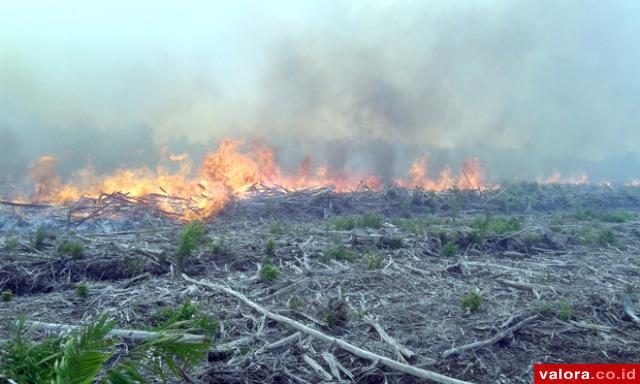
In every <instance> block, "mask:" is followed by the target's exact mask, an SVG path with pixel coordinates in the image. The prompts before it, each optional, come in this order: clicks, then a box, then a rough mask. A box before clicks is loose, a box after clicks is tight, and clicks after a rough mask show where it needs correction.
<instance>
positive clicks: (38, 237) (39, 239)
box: [31, 226, 49, 250]
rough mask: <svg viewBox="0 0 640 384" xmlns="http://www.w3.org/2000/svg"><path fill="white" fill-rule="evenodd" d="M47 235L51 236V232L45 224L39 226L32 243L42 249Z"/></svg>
mask: <svg viewBox="0 0 640 384" xmlns="http://www.w3.org/2000/svg"><path fill="white" fill-rule="evenodd" d="M47 236H49V233H48V232H47V230H46V228H45V227H43V226H40V227H38V229H37V230H36V233H35V235H34V236H33V238H31V245H32V246H33V247H34V248H35V249H37V250H42V249H43V248H44V242H45V240H46V239H47Z"/></svg>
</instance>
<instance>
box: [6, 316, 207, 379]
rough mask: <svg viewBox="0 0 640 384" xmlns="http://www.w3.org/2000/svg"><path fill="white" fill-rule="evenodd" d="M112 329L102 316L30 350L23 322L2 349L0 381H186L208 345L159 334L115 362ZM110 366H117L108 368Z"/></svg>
mask: <svg viewBox="0 0 640 384" xmlns="http://www.w3.org/2000/svg"><path fill="white" fill-rule="evenodd" d="M114 326H115V322H114V321H111V320H109V319H108V317H107V315H102V316H100V317H99V318H97V319H96V320H95V321H94V322H93V323H92V324H90V325H88V326H87V327H84V328H82V329H78V330H74V331H72V332H71V333H70V334H68V335H66V336H62V337H53V338H47V339H44V340H43V341H41V342H40V343H37V344H33V343H32V342H30V341H28V340H26V338H25V336H26V335H27V327H26V326H25V320H24V318H22V319H20V320H19V321H18V323H17V330H16V333H15V335H14V338H13V339H12V340H10V341H9V342H6V343H4V344H3V345H2V346H0V379H1V378H3V377H10V378H12V380H14V381H16V382H17V383H18V384H32V383H33V384H35V383H38V384H39V383H49V384H91V383H94V382H100V383H103V384H147V383H148V380H147V379H146V377H147V376H149V377H154V378H160V379H162V381H163V383H167V382H168V379H169V377H171V376H175V377H178V378H182V379H183V380H185V381H189V379H188V377H187V375H186V372H187V370H188V369H190V368H192V367H193V366H194V365H195V364H197V363H199V362H202V361H204V358H205V356H206V355H205V353H206V351H207V349H208V347H209V343H184V342H181V341H179V339H180V337H181V335H180V334H175V333H173V334H171V335H169V334H160V336H158V337H156V338H153V339H150V340H147V341H145V342H142V343H139V344H137V345H135V346H133V347H131V348H130V349H128V350H127V352H126V353H125V354H123V355H122V356H120V355H119V356H117V357H118V359H114V357H116V354H117V350H116V348H115V347H114V346H115V344H117V341H115V340H114V339H111V338H109V337H108V334H109V332H110V331H111V330H112V329H113V327H114ZM112 360H118V361H119V362H118V363H117V364H116V365H111V366H110V365H109V362H110V361H112ZM98 378H100V381H96V380H98Z"/></svg>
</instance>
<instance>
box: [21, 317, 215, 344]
mask: <svg viewBox="0 0 640 384" xmlns="http://www.w3.org/2000/svg"><path fill="white" fill-rule="evenodd" d="M27 324H28V326H29V327H30V328H31V329H34V330H41V331H48V332H54V333H61V332H71V331H73V330H75V329H82V328H83V327H82V326H79V325H68V324H55V323H43V322H41V321H27ZM107 336H109V337H116V338H119V339H126V340H131V341H146V340H150V339H154V338H156V337H159V336H174V334H172V333H168V332H150V331H139V330H135V329H112V330H111V331H109V333H108V334H107ZM175 336H176V337H177V338H176V341H178V342H182V343H204V342H206V341H207V338H206V337H205V336H204V335H193V334H189V333H181V334H175Z"/></svg>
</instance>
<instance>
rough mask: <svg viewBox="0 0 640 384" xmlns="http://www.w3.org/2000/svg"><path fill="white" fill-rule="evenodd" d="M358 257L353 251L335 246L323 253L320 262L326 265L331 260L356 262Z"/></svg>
mask: <svg viewBox="0 0 640 384" xmlns="http://www.w3.org/2000/svg"><path fill="white" fill-rule="evenodd" d="M357 258H358V257H357V256H356V254H355V252H353V251H352V250H350V249H348V248H346V247H344V246H342V245H334V246H331V247H329V248H327V249H325V250H324V251H323V252H322V255H321V256H320V261H321V262H323V263H326V262H328V261H330V260H343V261H351V262H353V261H356V259H357Z"/></svg>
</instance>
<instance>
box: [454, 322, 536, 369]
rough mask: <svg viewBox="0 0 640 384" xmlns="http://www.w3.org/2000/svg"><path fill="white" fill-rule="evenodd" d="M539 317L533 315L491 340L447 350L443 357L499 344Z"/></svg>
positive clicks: (497, 334)
mask: <svg viewBox="0 0 640 384" xmlns="http://www.w3.org/2000/svg"><path fill="white" fill-rule="evenodd" d="M539 317H540V315H533V316H530V317H527V318H526V319H524V320H522V321H521V322H519V323H517V324H515V325H514V326H512V327H509V328H507V329H505V330H504V331H502V332H498V333H496V334H495V335H494V336H493V337H492V338H490V339H487V340H480V341H476V342H473V343H470V344H465V345H462V346H460V347H457V348H451V349H447V350H446V351H444V352H442V357H443V358H444V359H446V358H447V357H449V356H453V355H456V354H458V353H462V352H465V351H469V350H474V349H478V348H483V347H486V346H488V345H493V344H495V343H497V342H498V341H500V340H502V339H504V338H506V337H507V336H510V335H512V334H513V333H514V332H515V331H517V330H519V329H520V328H523V327H524V326H526V325H528V324H529V323H531V322H532V321H534V320H536V319H538V318H539Z"/></svg>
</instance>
